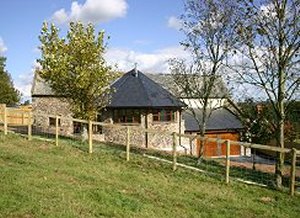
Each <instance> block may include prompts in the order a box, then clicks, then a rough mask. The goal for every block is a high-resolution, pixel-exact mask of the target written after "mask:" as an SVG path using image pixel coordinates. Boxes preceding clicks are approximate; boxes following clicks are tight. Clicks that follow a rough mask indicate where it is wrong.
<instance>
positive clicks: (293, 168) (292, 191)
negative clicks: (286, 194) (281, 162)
mask: <svg viewBox="0 0 300 218" xmlns="http://www.w3.org/2000/svg"><path fill="white" fill-rule="evenodd" d="M291 155H292V160H291V173H290V195H291V196H294V194H295V179H296V161H297V150H296V149H295V148H292V150H291Z"/></svg>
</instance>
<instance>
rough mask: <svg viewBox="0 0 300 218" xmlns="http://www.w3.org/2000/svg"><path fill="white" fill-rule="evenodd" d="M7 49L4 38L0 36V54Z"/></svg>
mask: <svg viewBox="0 0 300 218" xmlns="http://www.w3.org/2000/svg"><path fill="white" fill-rule="evenodd" d="M6 51H7V47H6V46H5V44H4V41H3V39H2V38H1V37H0V55H3V53H4V52H6Z"/></svg>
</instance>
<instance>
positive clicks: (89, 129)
mask: <svg viewBox="0 0 300 218" xmlns="http://www.w3.org/2000/svg"><path fill="white" fill-rule="evenodd" d="M88 124H89V128H88V140H89V153H90V154H91V153H93V122H92V121H91V120H89V121H88Z"/></svg>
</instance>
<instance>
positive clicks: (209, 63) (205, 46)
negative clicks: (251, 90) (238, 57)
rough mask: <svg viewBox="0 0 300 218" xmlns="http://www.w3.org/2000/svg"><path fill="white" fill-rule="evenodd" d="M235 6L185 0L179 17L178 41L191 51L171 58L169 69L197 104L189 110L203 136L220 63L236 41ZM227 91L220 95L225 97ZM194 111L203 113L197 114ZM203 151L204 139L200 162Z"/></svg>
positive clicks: (225, 0)
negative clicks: (186, 57)
mask: <svg viewBox="0 0 300 218" xmlns="http://www.w3.org/2000/svg"><path fill="white" fill-rule="evenodd" d="M236 8H237V5H236V4H235V2H234V1H230V0H220V1H213V0H187V1H185V12H184V14H183V15H182V16H181V22H182V24H183V27H182V31H183V32H184V34H185V36H186V39H185V41H183V42H182V43H181V44H182V45H183V46H184V47H185V48H186V50H187V51H189V52H190V54H191V57H192V60H191V61H190V60H189V61H185V60H178V59H173V60H170V62H169V63H170V69H171V72H172V74H173V78H174V81H175V83H176V84H177V85H178V87H179V89H180V90H181V91H182V92H183V93H182V95H184V96H185V98H187V99H190V101H191V100H192V101H193V102H194V103H193V105H196V107H190V108H189V109H190V110H191V112H192V114H193V116H194V118H195V120H196V121H197V123H198V126H199V130H200V135H201V136H202V137H204V135H205V130H206V125H207V121H208V119H209V117H210V115H211V113H212V110H213V109H215V107H216V105H213V104H212V101H211V100H210V99H211V97H213V96H214V93H215V91H216V89H215V87H217V86H219V85H220V84H219V83H220V81H222V78H221V76H222V74H223V73H224V71H223V65H224V63H225V62H226V59H227V56H228V55H229V54H230V53H231V52H232V50H233V48H234V44H235V43H236V37H235V28H234V27H235V24H236V19H237V16H236V13H235V11H236ZM227 91H228V90H224V95H223V96H219V97H222V98H227V97H228V95H227V94H228V93H227ZM195 101H196V102H195ZM197 111H201V113H202V115H201V116H199V115H198V114H199V112H197ZM203 153H204V142H203V141H201V144H200V149H199V154H198V156H199V161H200V158H201V157H202V155H203Z"/></svg>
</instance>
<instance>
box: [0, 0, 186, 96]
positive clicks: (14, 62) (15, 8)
mask: <svg viewBox="0 0 300 218" xmlns="http://www.w3.org/2000/svg"><path fill="white" fill-rule="evenodd" d="M183 10H184V9H183V0H151V1H149V0H148V1H147V0H78V1H72V0H42V1H41V0H26V1H24V0H23V1H21V0H1V2H0V55H2V56H5V57H6V58H7V62H6V69H7V71H8V72H9V73H10V74H11V76H12V79H13V82H14V85H15V87H16V88H17V89H19V90H20V91H21V93H22V94H23V100H25V99H28V98H29V97H30V91H31V86H32V78H33V69H34V67H35V66H36V59H37V58H39V57H40V52H39V49H38V46H39V45H40V42H39V39H38V36H39V34H40V31H41V27H42V24H43V22H44V21H47V22H53V23H55V24H56V25H57V26H58V27H59V28H60V29H61V32H62V35H64V34H65V33H66V31H67V29H68V22H70V21H81V22H84V23H87V22H92V23H94V24H95V27H96V29H97V30H98V31H101V30H104V31H105V33H106V35H108V36H110V39H109V41H108V42H107V43H108V49H107V53H106V55H105V57H106V60H107V62H108V63H109V64H112V65H115V64H117V66H118V68H119V70H122V71H125V72H126V71H129V70H131V68H133V66H134V64H135V63H137V65H138V68H139V70H141V71H143V72H152V73H167V72H168V66H167V63H166V61H167V60H168V59H170V58H173V57H180V58H185V57H187V54H186V52H185V51H184V50H183V49H182V48H181V47H180V45H179V42H180V41H182V40H183V39H184V35H183V33H182V32H180V31H179V28H180V22H179V20H178V17H179V16H180V14H181V13H183Z"/></svg>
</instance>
